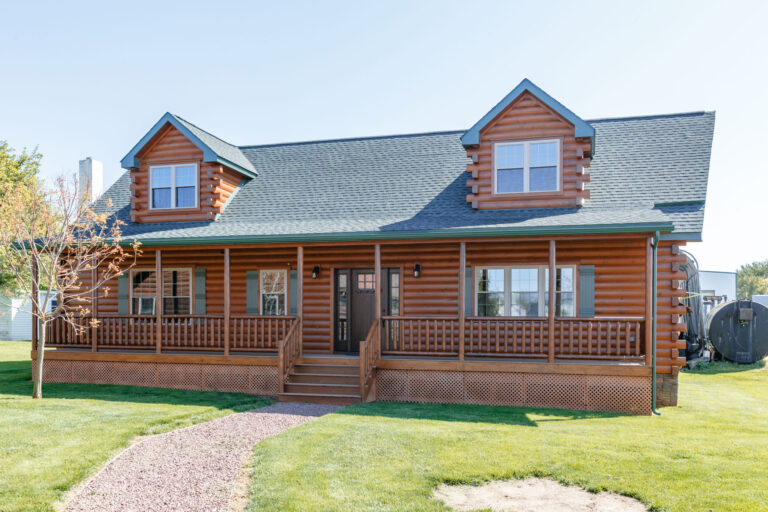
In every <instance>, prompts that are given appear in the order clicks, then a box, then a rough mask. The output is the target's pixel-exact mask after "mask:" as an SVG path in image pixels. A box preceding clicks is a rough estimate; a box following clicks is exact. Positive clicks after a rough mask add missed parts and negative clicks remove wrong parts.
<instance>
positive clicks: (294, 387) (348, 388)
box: [285, 382, 360, 395]
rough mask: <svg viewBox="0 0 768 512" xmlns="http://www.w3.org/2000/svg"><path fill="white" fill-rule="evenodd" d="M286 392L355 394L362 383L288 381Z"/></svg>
mask: <svg viewBox="0 0 768 512" xmlns="http://www.w3.org/2000/svg"><path fill="white" fill-rule="evenodd" d="M285 392H286V393H299V394H302V395H306V394H319V395H355V394H357V393H359V392H360V384H359V383H358V384H327V383H323V382H286V383H285Z"/></svg>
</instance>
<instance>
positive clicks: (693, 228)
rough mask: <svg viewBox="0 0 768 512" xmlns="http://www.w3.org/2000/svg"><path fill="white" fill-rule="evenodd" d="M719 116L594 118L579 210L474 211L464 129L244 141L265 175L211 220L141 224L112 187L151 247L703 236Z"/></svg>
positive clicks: (129, 230)
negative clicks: (595, 144)
mask: <svg viewBox="0 0 768 512" xmlns="http://www.w3.org/2000/svg"><path fill="white" fill-rule="evenodd" d="M714 118H715V115H714V113H713V112H694V113H686V114H670V115H661V116H649V117H632V118H620V119H602V120H594V121H589V123H590V125H592V126H594V127H595V130H596V136H597V138H598V139H599V140H600V151H599V152H598V153H597V154H596V155H595V157H594V159H593V160H592V165H591V167H590V168H589V174H590V176H591V181H590V182H589V183H588V184H587V188H588V189H589V190H590V194H591V197H590V199H588V200H586V202H585V204H584V206H581V207H576V208H539V209H515V210H475V209H473V208H472V207H471V205H469V204H467V202H466V199H465V198H466V194H467V192H468V188H467V187H466V185H465V183H466V179H467V177H468V173H467V172H466V165H467V163H468V159H467V157H466V152H465V150H464V148H463V146H462V144H461V135H462V134H463V133H464V131H463V130H462V131H454V132H438V133H426V134H414V135H396V136H387V137H370V138H356V139H344V140H330V141H316V142H301V143H290V144H273V145H265V146H241V147H240V148H239V149H240V150H241V151H242V153H243V154H244V155H245V156H246V157H247V158H248V160H249V162H251V164H252V166H253V168H254V169H255V170H256V171H257V172H258V174H259V175H258V176H257V177H255V178H253V179H251V180H249V181H247V182H246V183H244V184H243V185H242V186H241V187H240V189H239V190H238V192H237V193H236V194H234V195H233V197H232V198H231V199H230V201H229V203H228V204H227V205H226V207H225V209H224V211H223V213H221V214H220V215H219V216H218V218H217V219H215V220H213V221H209V222H164V223H146V224H140V223H133V222H131V219H130V189H129V185H130V180H129V176H128V173H125V174H124V175H123V176H122V177H121V178H120V179H118V181H117V182H116V183H115V184H114V185H113V186H112V187H111V188H110V189H109V190H108V191H107V192H106V193H105V195H104V198H105V199H106V198H109V199H111V200H112V203H113V206H112V208H111V210H112V211H113V212H114V213H115V214H116V215H117V216H118V217H120V218H121V219H122V220H123V221H125V222H126V225H125V226H124V229H123V234H124V236H126V237H130V238H134V237H135V238H138V239H139V240H142V241H143V242H144V243H148V244H155V245H160V244H162V243H166V242H168V243H179V244H184V243H188V244H192V243H194V244H200V243H220V242H222V241H230V242H233V243H236V242H238V241H242V242H249V243H256V242H260V241H261V242H276V241H310V240H338V239H349V240H363V239H377V238H392V239H395V238H419V237H424V238H429V237H455V236H499V235H502V236H526V235H537V234H567V233H599V232H631V231H642V232H647V231H656V230H660V231H671V232H673V235H672V236H675V237H678V238H688V239H691V238H693V239H695V238H696V237H698V236H700V233H701V230H702V224H703V216H704V200H705V197H706V187H707V175H708V171H709V156H710V148H711V142H712V134H713V128H714Z"/></svg>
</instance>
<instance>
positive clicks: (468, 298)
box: [464, 267, 474, 316]
mask: <svg viewBox="0 0 768 512" xmlns="http://www.w3.org/2000/svg"><path fill="white" fill-rule="evenodd" d="M464 271H465V278H464V316H472V302H473V301H474V294H473V293H472V290H474V288H473V287H472V267H467V268H465V269H464Z"/></svg>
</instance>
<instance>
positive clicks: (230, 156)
mask: <svg viewBox="0 0 768 512" xmlns="http://www.w3.org/2000/svg"><path fill="white" fill-rule="evenodd" d="M171 115H172V116H173V117H174V118H175V119H176V120H177V121H178V122H180V123H181V124H182V125H184V127H185V128H187V129H188V130H189V131H190V132H192V133H193V134H194V135H195V137H197V138H198V139H200V140H201V141H202V142H203V144H205V145H206V146H208V147H209V148H211V149H212V150H213V152H214V153H216V154H217V155H219V156H220V157H222V158H225V159H227V160H229V161H230V162H232V163H233V164H237V165H239V166H240V167H242V168H244V169H247V170H249V171H251V172H254V173H256V169H254V168H253V164H252V163H251V162H250V160H248V159H247V158H246V157H245V155H244V154H243V152H242V151H241V150H240V148H239V147H237V146H234V145H232V144H230V143H229V142H226V141H224V140H221V139H220V138H218V137H216V136H215V135H213V134H212V133H208V132H207V131H205V130H203V129H202V128H200V127H198V126H195V125H194V124H192V123H190V122H189V121H187V120H186V119H182V118H181V117H179V116H177V115H175V114H171Z"/></svg>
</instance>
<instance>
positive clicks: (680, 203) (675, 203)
mask: <svg viewBox="0 0 768 512" xmlns="http://www.w3.org/2000/svg"><path fill="white" fill-rule="evenodd" d="M696 204H704V200H701V199H698V200H692V201H666V202H658V203H653V206H654V207H655V208H656V207H660V206H661V207H664V206H692V205H696Z"/></svg>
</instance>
